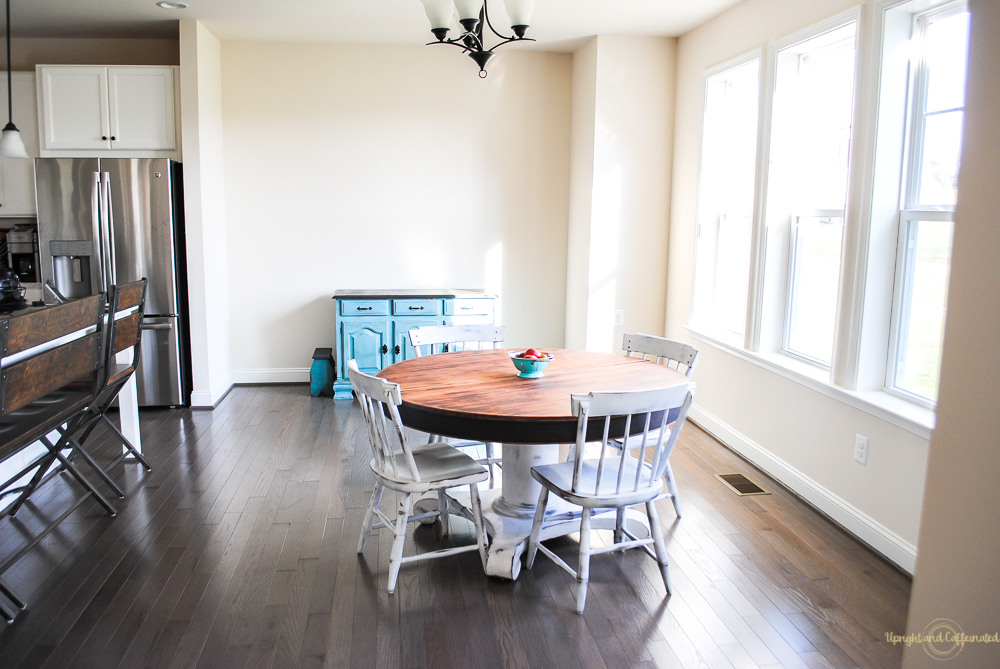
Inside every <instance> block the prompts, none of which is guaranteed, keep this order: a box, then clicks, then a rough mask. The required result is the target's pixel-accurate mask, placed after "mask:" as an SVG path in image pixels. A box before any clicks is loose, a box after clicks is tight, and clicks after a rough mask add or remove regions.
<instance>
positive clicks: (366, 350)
mask: <svg viewBox="0 0 1000 669" xmlns="http://www.w3.org/2000/svg"><path fill="white" fill-rule="evenodd" d="M341 327H342V328H343V332H341V345H342V351H341V356H340V361H339V362H340V365H341V370H342V373H343V375H344V377H345V378H346V377H347V362H348V361H349V360H357V361H358V369H360V370H361V371H362V372H364V373H365V374H373V375H374V374H378V373H379V372H380V371H382V368H383V367H386V366H387V365H389V364H391V361H392V351H391V350H390V341H391V336H390V334H389V323H388V322H386V321H363V320H355V319H351V320H350V321H344V322H343V323H342V325H341Z"/></svg>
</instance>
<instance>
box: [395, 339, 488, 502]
mask: <svg viewBox="0 0 1000 669" xmlns="http://www.w3.org/2000/svg"><path fill="white" fill-rule="evenodd" d="M504 331H505V328H504V326H502V325H489V324H484V325H475V324H473V325H424V326H422V327H418V328H413V329H412V330H410V331H409V335H410V346H412V347H413V351H414V353H415V354H416V356H417V357H418V358H419V357H421V356H422V355H423V351H422V350H421V349H422V348H423V347H425V346H426V347H428V348H429V352H430V353H434V352H435V347H438V346H444V350H443V351H439V352H444V353H447V352H454V351H456V350H460V351H467V350H470V349H472V350H482V349H483V348H484V346H483V345H484V344H487V345H489V348H491V349H495V348H496V347H497V344H499V343H500V342H502V341H503V338H504ZM469 344H475V345H476V346H475V347H471V346H469ZM440 438H441V437H440V435H436V434H432V435H430V439H429V441H428V443H430V442H433V441H439V440H440ZM452 445H453V446H455V447H456V448H478V447H479V446H480V445H482V446H484V447H485V449H486V457H485V458H482V459H479V460H476V462H478V463H479V464H481V465H486V466H487V468H488V469H489V471H490V487H491V488H492V487H493V465H496V464H499V463H500V460H501V458H498V457H496V456H495V455H494V448H493V444H492V443H489V442H485V443H483V444H480V443H479V442H467V441H466V442H461V443H457V444H452Z"/></svg>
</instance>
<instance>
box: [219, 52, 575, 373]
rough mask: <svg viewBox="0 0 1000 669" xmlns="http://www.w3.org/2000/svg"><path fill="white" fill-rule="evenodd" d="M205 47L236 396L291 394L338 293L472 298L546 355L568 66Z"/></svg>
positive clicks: (556, 340)
mask: <svg viewBox="0 0 1000 669" xmlns="http://www.w3.org/2000/svg"><path fill="white" fill-rule="evenodd" d="M489 71H490V73H489V77H488V78H487V79H485V80H482V79H480V78H479V77H478V76H477V72H476V69H475V66H474V64H473V63H472V62H471V61H470V60H469V59H468V58H465V57H462V56H461V55H460V53H459V52H458V50H457V49H451V48H444V47H440V48H431V47H423V46H420V47H403V46H382V47H374V46H346V45H326V44H298V43H249V42H248V43H242V42H225V43H223V45H222V90H223V118H224V126H225V160H226V209H227V211H226V215H227V227H228V249H229V257H230V258H233V259H239V261H238V262H237V261H235V260H234V261H233V262H232V263H231V264H230V268H229V284H230V286H231V295H230V304H231V314H232V331H233V338H232V339H233V367H234V377H233V378H234V380H235V381H236V382H251V381H292V380H304V379H305V378H306V372H305V369H306V368H307V367H308V365H309V363H310V362H311V356H312V351H313V349H314V348H315V347H317V346H332V345H333V343H334V332H333V322H334V313H333V302H332V300H331V299H330V298H331V296H332V294H333V292H334V291H335V290H337V289H339V288H436V287H449V288H490V289H493V290H497V291H499V292H500V293H501V297H502V321H503V323H504V324H505V325H506V327H507V343H508V344H509V345H511V346H524V345H539V346H546V347H558V346H562V344H563V332H564V320H563V318H564V310H565V303H566V298H565V289H566V235H567V218H568V198H569V123H570V86H571V78H570V77H571V56H570V55H568V54H552V53H541V52H530V51H523V52H516V51H508V52H503V51H501V52H500V53H499V55H498V56H497V58H496V59H495V60H494V61H493V63H491V64H490V70H489Z"/></svg>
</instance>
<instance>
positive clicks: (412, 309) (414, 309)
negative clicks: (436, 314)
mask: <svg viewBox="0 0 1000 669" xmlns="http://www.w3.org/2000/svg"><path fill="white" fill-rule="evenodd" d="M423 310H424V308H423V307H410V311H423Z"/></svg>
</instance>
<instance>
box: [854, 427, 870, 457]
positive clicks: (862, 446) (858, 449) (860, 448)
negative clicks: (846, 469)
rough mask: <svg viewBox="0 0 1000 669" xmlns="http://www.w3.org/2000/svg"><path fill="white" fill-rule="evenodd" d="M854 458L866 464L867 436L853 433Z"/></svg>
mask: <svg viewBox="0 0 1000 669" xmlns="http://www.w3.org/2000/svg"><path fill="white" fill-rule="evenodd" d="M854 459H855V460H857V461H858V462H860V463H861V464H863V465H866V464H868V437H863V436H861V435H860V434H857V435H854Z"/></svg>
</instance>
